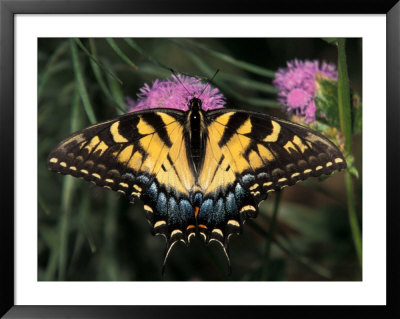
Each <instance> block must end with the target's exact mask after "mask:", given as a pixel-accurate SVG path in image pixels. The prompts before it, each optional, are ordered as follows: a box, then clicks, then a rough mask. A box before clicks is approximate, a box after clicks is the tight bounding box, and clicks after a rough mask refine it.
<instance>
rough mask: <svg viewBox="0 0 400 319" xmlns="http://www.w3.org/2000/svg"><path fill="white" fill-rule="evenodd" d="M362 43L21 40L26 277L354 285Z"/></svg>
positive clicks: (358, 262) (358, 273)
mask: <svg viewBox="0 0 400 319" xmlns="http://www.w3.org/2000/svg"><path fill="white" fill-rule="evenodd" d="M362 49H363V39H362V38H352V37H348V38H316V37H315V38H311V37H304V38H302V37H296V38H290V37H287V38H261V37H230V38H228V37H227V38H220V37H213V38H211V37H210V38H201V37H193V38H183V37H176V38H172V37H171V38H167V37H163V38H161V37H160V38H150V37H137V38H123V37H109V38H105V37H104V38H100V37H98V38H97V37H96V38H94V37H93V38H68V37H62V38H61V37H59V38H53V37H39V38H37V106H38V108H37V134H38V138H37V143H38V144H37V174H38V175H37V188H38V190H37V280H38V281H39V282H47V281H59V282H63V281H74V282H77V281H78V282H79V281H126V282H136V281H217V282H219V281H241V282H243V281H259V282H266V281H287V282H292V281H295V282H302V281H307V282H310V281H312V282H321V281H324V282H326V281H336V282H339V281H340V282H343V281H346V282H347V281H351V282H361V281H362V280H363V265H362V260H363V258H362V250H363V249H362V220H363V211H362V199H363V187H362V186H363V174H362V172H363V170H362V168H363V158H362V153H363V140H362V133H363V130H362V127H363V123H362V105H363V103H362V102H363V82H362V80H363V73H362V71H363V50H362Z"/></svg>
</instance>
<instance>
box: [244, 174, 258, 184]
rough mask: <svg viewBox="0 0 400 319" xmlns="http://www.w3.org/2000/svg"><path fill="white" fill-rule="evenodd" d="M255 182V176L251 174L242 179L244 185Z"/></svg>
mask: <svg viewBox="0 0 400 319" xmlns="http://www.w3.org/2000/svg"><path fill="white" fill-rule="evenodd" d="M254 180H255V177H254V175H251V174H246V175H244V176H243V177H242V181H243V184H245V185H249V184H250V183H253V182H254Z"/></svg>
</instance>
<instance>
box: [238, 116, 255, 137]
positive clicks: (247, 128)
mask: <svg viewBox="0 0 400 319" xmlns="http://www.w3.org/2000/svg"><path fill="white" fill-rule="evenodd" d="M251 128H252V125H251V120H250V118H249V119H247V121H246V122H244V123H243V124H242V125H241V126H240V127H239V128H238V129H237V131H236V132H237V133H239V134H249V133H250V132H251Z"/></svg>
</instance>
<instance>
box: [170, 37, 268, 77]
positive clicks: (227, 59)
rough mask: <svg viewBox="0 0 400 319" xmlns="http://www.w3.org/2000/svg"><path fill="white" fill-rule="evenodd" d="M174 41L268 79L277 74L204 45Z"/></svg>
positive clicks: (188, 41) (189, 41) (187, 41)
mask: <svg viewBox="0 0 400 319" xmlns="http://www.w3.org/2000/svg"><path fill="white" fill-rule="evenodd" d="M173 41H175V42H177V43H180V44H183V45H185V42H186V43H188V44H190V45H192V46H195V47H197V48H199V49H201V50H202V51H204V52H206V53H208V54H209V55H211V56H213V57H215V58H218V59H220V60H222V61H224V62H227V63H229V64H232V65H234V66H236V67H238V68H240V69H243V70H246V71H249V72H252V73H254V74H258V75H261V76H265V77H267V78H273V77H274V76H275V72H274V71H272V70H268V69H265V68H262V67H260V66H258V65H254V64H251V63H248V62H245V61H240V60H237V59H235V58H233V57H232V56H230V55H227V54H225V53H221V52H219V51H216V50H214V49H211V48H209V47H208V46H206V45H204V44H202V43H199V42H195V41H191V40H173Z"/></svg>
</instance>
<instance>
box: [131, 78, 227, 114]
mask: <svg viewBox="0 0 400 319" xmlns="http://www.w3.org/2000/svg"><path fill="white" fill-rule="evenodd" d="M193 97H197V98H199V99H201V101H202V109H203V110H204V111H208V110H214V109H220V108H223V107H224V106H225V97H224V96H223V94H222V93H221V92H220V91H219V90H218V89H217V88H212V87H211V85H210V84H209V83H203V82H201V80H200V79H198V78H195V77H189V76H184V75H181V74H178V76H177V77H176V76H175V75H172V80H171V79H166V80H159V79H157V80H155V81H154V82H153V84H152V85H151V86H150V85H148V84H145V85H144V86H143V87H142V88H141V89H140V93H139V94H138V99H137V100H136V101H134V100H133V99H131V98H129V97H128V98H127V99H126V104H127V107H128V110H129V112H136V111H141V110H147V109H154V108H169V109H178V110H182V111H188V110H189V101H190V100H191V99H192V98H193Z"/></svg>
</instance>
